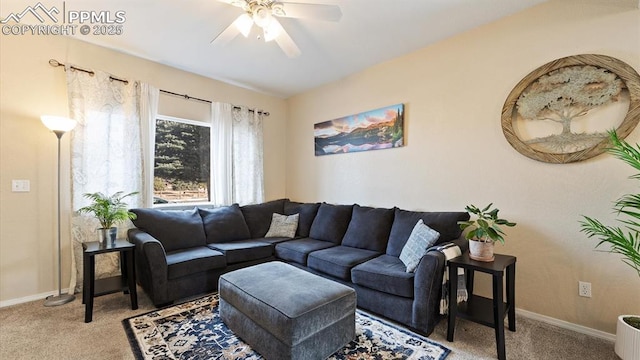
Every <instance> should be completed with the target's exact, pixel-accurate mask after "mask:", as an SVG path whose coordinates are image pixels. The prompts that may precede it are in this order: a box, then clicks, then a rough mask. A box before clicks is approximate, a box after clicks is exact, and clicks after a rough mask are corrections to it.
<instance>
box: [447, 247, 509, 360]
mask: <svg viewBox="0 0 640 360" xmlns="http://www.w3.org/2000/svg"><path fill="white" fill-rule="evenodd" d="M495 257H496V258H495V260H494V261H492V262H482V261H476V260H472V259H470V258H469V253H465V254H463V255H462V256H458V257H456V258H454V259H451V260H449V326H448V328H447V340H448V341H453V333H454V330H455V324H456V317H461V318H463V319H467V320H470V321H473V322H476V323H479V324H482V325H486V326H489V327H492V328H494V329H495V330H496V347H497V350H498V359H500V360H505V359H506V354H505V343H504V317H505V315H508V317H509V330H511V331H516V307H515V276H516V257H515V256H510V255H500V254H495ZM458 268H463V269H465V272H466V276H467V290H468V292H469V298H468V300H467V301H466V302H463V303H460V304H459V305H458V303H457V301H456V298H457V292H458V282H457V277H458ZM475 271H480V272H483V273H487V274H491V276H492V278H493V299H489V298H486V297H482V296H478V295H474V294H473V276H474V272H475ZM505 271H506V273H507V283H506V291H507V299H506V303H505V302H503V290H502V284H503V279H504V273H505Z"/></svg>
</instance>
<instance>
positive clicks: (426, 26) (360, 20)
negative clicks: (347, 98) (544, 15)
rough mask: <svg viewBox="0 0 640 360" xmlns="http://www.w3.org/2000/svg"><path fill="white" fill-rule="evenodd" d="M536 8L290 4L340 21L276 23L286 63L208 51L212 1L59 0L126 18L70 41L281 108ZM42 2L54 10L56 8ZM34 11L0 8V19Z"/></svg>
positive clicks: (268, 54)
mask: <svg viewBox="0 0 640 360" xmlns="http://www.w3.org/2000/svg"><path fill="white" fill-rule="evenodd" d="M545 1H548V0H517V1H516V0H295V2H299V3H322V4H335V5H339V6H340V8H341V9H342V14H343V15H342V19H341V20H340V22H337V23H334V22H325V21H317V20H306V19H305V20H303V19H290V18H280V22H281V23H282V25H283V27H284V28H285V29H286V31H287V32H288V33H289V34H290V35H291V37H292V38H293V40H294V41H295V42H296V43H297V45H298V47H299V48H300V50H301V51H302V55H301V56H299V57H297V58H293V59H290V58H288V57H287V56H286V55H285V54H284V53H283V52H282V51H281V50H280V48H279V47H278V46H277V44H276V43H275V42H269V43H265V42H264V41H262V40H258V39H257V38H256V36H257V34H258V32H257V31H256V30H255V29H254V31H253V32H252V34H251V35H250V36H249V37H248V38H244V37H243V36H238V37H237V38H235V39H234V40H233V41H231V42H230V43H228V44H227V45H225V46H220V45H217V44H211V43H210V42H211V40H212V39H213V38H215V36H216V35H217V34H219V33H220V32H221V31H222V30H224V29H225V28H226V27H227V26H228V25H229V24H230V23H231V22H232V21H233V20H234V19H235V18H236V17H237V16H239V15H240V14H241V13H242V9H240V8H237V7H234V6H230V5H228V4H225V3H222V2H220V1H217V0H182V1H176V0H135V1H134V0H128V1H127V0H67V1H65V7H66V10H67V11H68V10H70V9H75V10H95V11H110V12H111V13H112V14H113V13H114V12H115V11H118V10H122V11H125V13H126V21H125V23H124V24H123V30H124V31H123V34H122V35H111V36H90V35H80V34H78V35H76V37H77V38H79V39H82V40H85V41H88V42H91V43H94V44H98V45H101V46H105V47H108V48H112V49H116V50H118V51H121V52H124V53H127V54H132V55H135V56H139V57H142V58H145V59H149V60H152V61H155V62H159V63H162V64H166V65H169V66H172V67H175V68H179V69H182V70H186V71H190V72H193V73H196V74H200V75H203V76H206V77H209V78H213V79H217V80H221V81H224V82H227V83H232V84H235V85H239V86H242V87H246V88H249V89H253V90H257V91H260V92H264V93H267V94H271V95H275V96H278V97H282V98H286V97H289V96H292V95H295V94H298V93H301V92H304V91H306V90H309V89H312V88H314V87H317V86H320V85H322V84H325V83H329V82H332V81H335V80H338V79H340V78H343V77H345V76H348V75H350V74H353V73H355V72H358V71H360V70H362V69H365V68H367V67H369V66H372V65H374V64H377V63H380V62H383V61H386V60H389V59H392V58H394V57H398V56H400V55H403V54H407V53H410V52H412V51H415V50H417V49H420V48H423V47H425V46H427V45H429V44H432V43H435V42H437V41H440V40H442V39H445V38H447V37H450V36H453V35H455V34H458V33H461V32H464V31H466V30H469V29H472V28H475V27H478V26H481V25H483V24H487V23H490V22H492V21H495V20H497V19H499V18H502V17H505V16H509V15H511V14H514V13H516V12H519V11H522V10H524V9H526V8H528V7H531V6H534V5H537V4H539V3H542V2H545ZM589 1H592V2H593V1H597V2H601V3H602V2H607V1H611V0H589ZM615 1H618V2H619V1H625V2H629V0H615ZM41 2H42V3H43V5H45V6H48V7H50V6H53V5H56V6H59V7H60V8H62V4H57V3H56V0H41ZM60 2H61V1H60ZM284 2H286V1H284ZM631 2H632V3H635V4H637V3H636V0H633V1H631ZM34 3H35V0H8V1H7V0H2V8H1V9H0V15H2V16H4V17H6V16H8V14H9V13H11V12H19V11H22V10H23V9H24V8H25V6H29V5H32V6H33V5H34ZM285 10H286V4H285ZM79 65H81V64H79Z"/></svg>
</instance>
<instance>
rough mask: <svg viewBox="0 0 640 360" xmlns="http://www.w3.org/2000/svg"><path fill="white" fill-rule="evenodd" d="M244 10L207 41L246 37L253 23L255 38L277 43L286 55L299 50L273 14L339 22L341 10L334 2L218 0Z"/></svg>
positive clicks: (213, 41)
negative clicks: (258, 32) (239, 35)
mask: <svg viewBox="0 0 640 360" xmlns="http://www.w3.org/2000/svg"><path fill="white" fill-rule="evenodd" d="M218 1H220V2H223V3H226V4H230V5H233V6H236V7H239V8H242V10H244V14H242V15H240V16H238V18H237V19H235V20H234V21H233V23H231V25H229V26H228V27H227V28H226V29H224V30H223V31H222V32H221V33H220V34H218V36H216V37H215V38H214V39H213V40H212V41H211V43H216V44H220V45H224V44H226V43H228V42H229V41H231V40H233V39H234V38H235V37H236V36H238V34H242V35H244V37H248V36H249V33H250V32H251V28H252V27H253V24H256V25H257V26H258V27H259V28H261V30H262V34H261V35H259V36H258V38H262V39H264V41H272V40H275V42H276V43H277V44H278V46H280V48H281V49H282V51H284V53H285V54H287V56H288V57H290V58H294V57H296V56H299V55H300V49H299V48H298V46H297V45H296V43H295V42H294V41H293V39H292V38H291V36H289V34H287V32H286V31H285V30H284V28H283V27H282V25H281V24H280V22H279V21H278V19H276V17H288V18H299V19H315V20H325V21H339V20H340V18H341V17H342V11H341V10H340V7H339V6H337V5H323V4H307V3H293V2H285V1H275V0H218Z"/></svg>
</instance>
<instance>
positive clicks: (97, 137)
mask: <svg viewBox="0 0 640 360" xmlns="http://www.w3.org/2000/svg"><path fill="white" fill-rule="evenodd" d="M66 74H67V91H68V97H69V107H70V115H71V117H72V118H73V119H75V120H77V121H78V125H77V126H76V128H75V129H74V131H73V132H72V133H71V184H72V185H71V188H72V192H71V200H72V206H73V210H74V212H73V216H72V219H71V222H72V224H71V233H72V266H73V268H72V276H71V283H70V286H69V288H70V289H75V290H76V291H80V289H81V287H82V275H83V272H82V260H83V258H82V254H83V249H82V243H84V242H89V241H96V240H97V233H96V229H97V228H98V227H99V226H98V222H97V221H96V219H95V218H93V216H91V215H80V214H78V213H77V212H76V211H77V210H78V209H79V208H80V207H83V206H85V205H88V204H89V200H87V199H86V198H85V197H84V196H83V194H85V193H93V192H102V193H105V194H109V195H110V194H112V193H115V192H116V191H124V192H126V193H128V192H133V191H139V192H143V158H142V148H141V139H142V138H141V121H140V120H141V119H140V84H139V83H138V82H133V81H129V82H128V83H127V84H125V83H124V82H121V81H115V80H111V79H110V76H109V74H107V73H104V72H101V71H94V74H93V75H91V74H88V73H86V72H82V71H74V70H73V69H71V68H69V67H68V68H67V72H66ZM142 198H143V196H141V195H138V196H134V197H130V198H127V203H128V205H129V206H130V207H137V206H141V205H142V204H143V200H142ZM130 226H131V224H119V225H118V237H119V238H124V237H125V236H126V230H127V228H128V227H130ZM109 255H112V256H109ZM118 273H119V261H118V256H117V254H114V253H112V254H105V255H100V256H97V257H96V278H101V277H106V276H111V275H114V274H118Z"/></svg>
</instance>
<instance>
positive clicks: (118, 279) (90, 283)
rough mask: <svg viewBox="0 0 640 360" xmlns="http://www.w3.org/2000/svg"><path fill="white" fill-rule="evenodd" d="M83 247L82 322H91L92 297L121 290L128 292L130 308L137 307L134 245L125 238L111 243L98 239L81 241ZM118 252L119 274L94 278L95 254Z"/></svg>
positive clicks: (134, 308)
mask: <svg viewBox="0 0 640 360" xmlns="http://www.w3.org/2000/svg"><path fill="white" fill-rule="evenodd" d="M82 247H83V248H84V264H83V271H84V281H83V286H82V303H83V304H85V311H84V322H86V323H88V322H91V320H92V317H93V298H94V297H96V296H101V295H106V294H112V293H115V292H119V291H123V292H124V293H125V294H126V293H129V295H130V298H131V309H132V310H136V309H137V308H138V294H137V292H136V271H135V268H136V267H135V257H134V254H133V250H134V249H135V245H134V244H132V243H130V242H128V241H126V240H116V241H115V242H113V243H110V242H107V243H106V244H105V243H101V242H98V241H94V242H87V243H83V244H82ZM116 251H117V252H119V253H120V273H121V274H122V275H120V276H112V277H108V278H105V279H98V280H96V279H95V276H96V269H95V265H96V255H98V254H106V253H110V252H116Z"/></svg>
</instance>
